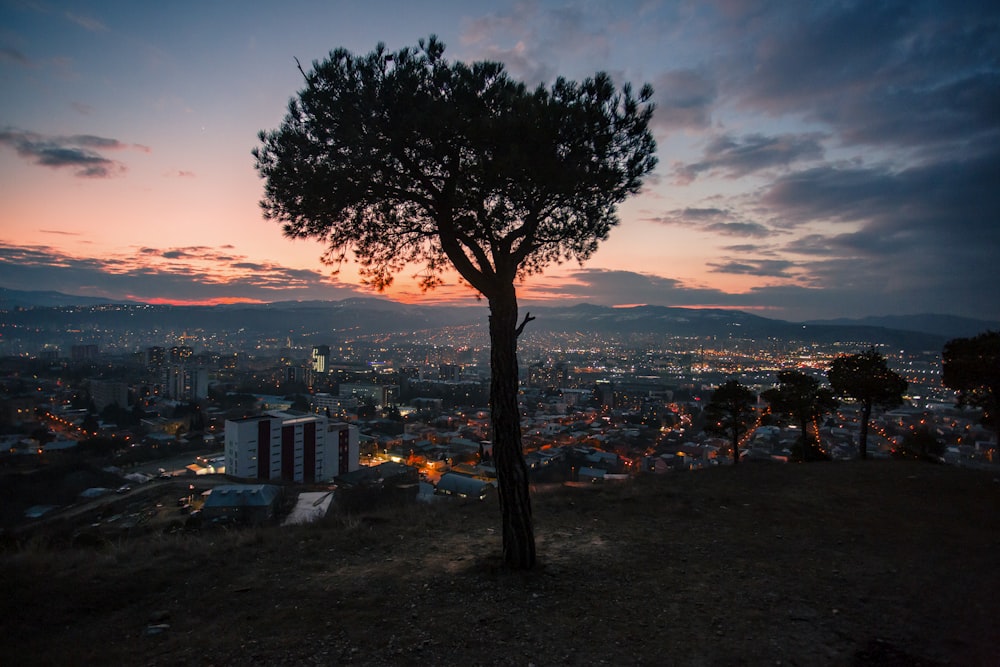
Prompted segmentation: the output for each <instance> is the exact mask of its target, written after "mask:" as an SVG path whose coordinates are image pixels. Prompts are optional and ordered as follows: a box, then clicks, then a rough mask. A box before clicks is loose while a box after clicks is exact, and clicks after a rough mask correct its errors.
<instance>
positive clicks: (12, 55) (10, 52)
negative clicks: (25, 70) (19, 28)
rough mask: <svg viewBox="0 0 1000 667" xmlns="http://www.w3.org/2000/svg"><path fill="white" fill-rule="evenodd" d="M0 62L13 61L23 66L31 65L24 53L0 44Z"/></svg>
mask: <svg viewBox="0 0 1000 667" xmlns="http://www.w3.org/2000/svg"><path fill="white" fill-rule="evenodd" d="M0 62H9V63H14V64H15V65H22V66H24V67H31V66H32V62H31V61H30V60H28V57H27V56H26V55H24V54H23V53H21V52H20V51H19V50H18V49H15V48H13V47H11V46H0Z"/></svg>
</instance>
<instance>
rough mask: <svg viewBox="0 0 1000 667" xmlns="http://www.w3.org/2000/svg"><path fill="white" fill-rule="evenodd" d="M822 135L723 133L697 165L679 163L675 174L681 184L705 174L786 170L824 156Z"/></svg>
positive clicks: (706, 149)
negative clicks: (734, 134)
mask: <svg viewBox="0 0 1000 667" xmlns="http://www.w3.org/2000/svg"><path fill="white" fill-rule="evenodd" d="M823 138H824V135H822V134H820V133H815V132H814V133H807V134H784V135H778V136H766V135H763V134H748V135H745V136H742V137H735V136H733V135H731V134H722V135H719V136H716V137H714V138H712V140H711V141H710V142H709V143H708V145H707V146H706V147H705V150H704V152H703V153H702V157H701V159H700V160H698V161H697V162H693V163H690V164H678V165H675V167H674V174H675V176H676V177H677V180H678V182H680V183H684V184H687V183H691V182H692V181H694V180H695V179H696V178H697V177H698V176H700V175H702V174H705V173H719V174H722V175H724V176H726V177H727V178H741V177H743V176H747V175H749V174H752V173H754V172H758V171H761V170H763V169H772V168H775V167H784V168H787V167H789V166H791V165H792V164H794V163H798V162H803V161H809V160H818V159H820V158H822V157H823V147H822V145H821V144H820V141H821V140H822V139H823Z"/></svg>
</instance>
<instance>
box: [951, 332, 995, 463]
mask: <svg viewBox="0 0 1000 667" xmlns="http://www.w3.org/2000/svg"><path fill="white" fill-rule="evenodd" d="M941 383H942V384H943V385H944V386H946V387H948V388H949V389H954V390H955V391H957V392H958V405H959V406H962V407H964V406H969V407H973V408H979V409H981V410H982V411H983V414H982V420H981V421H982V423H983V424H984V425H985V426H986V427H987V428H991V429H993V433H994V438H995V439H996V440H995V441H996V446H997V448H998V449H1000V331H986V332H983V333H981V334H979V335H977V336H973V337H972V338H955V339H952V340H950V341H948V342H947V343H945V345H944V350H943V352H942V354H941Z"/></svg>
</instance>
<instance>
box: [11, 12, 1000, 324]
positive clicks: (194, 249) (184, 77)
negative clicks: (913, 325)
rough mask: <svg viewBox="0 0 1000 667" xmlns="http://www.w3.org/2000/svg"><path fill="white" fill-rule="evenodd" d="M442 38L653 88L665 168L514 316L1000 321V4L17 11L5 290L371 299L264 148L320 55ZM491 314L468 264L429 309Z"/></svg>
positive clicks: (458, 50)
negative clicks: (739, 314)
mask: <svg viewBox="0 0 1000 667" xmlns="http://www.w3.org/2000/svg"><path fill="white" fill-rule="evenodd" d="M429 35H437V36H438V37H439V38H440V40H441V41H442V42H444V44H445V45H446V51H445V55H446V57H447V58H448V59H451V60H462V61H466V62H471V61H478V60H494V61H500V62H502V63H504V64H505V66H506V69H507V71H508V73H509V74H510V75H511V76H512V77H513V78H516V79H518V80H522V81H524V82H525V83H527V84H528V85H529V86H530V87H534V86H536V85H538V84H551V83H552V82H553V81H554V80H555V78H556V77H557V76H563V77H566V78H569V79H574V80H581V79H583V78H586V77H589V76H593V75H594V74H595V73H596V72H601V71H603V72H607V73H609V74H610V75H611V76H612V78H613V79H614V81H615V82H616V83H617V84H618V85H622V84H623V83H625V82H631V83H632V84H633V86H634V87H638V86H640V85H641V84H644V83H649V84H652V86H653V88H654V91H655V97H654V100H655V103H656V111H655V114H654V117H653V121H652V129H653V132H654V135H655V137H656V141H657V146H658V148H657V151H658V158H659V164H658V166H657V168H656V170H655V171H654V172H653V173H652V174H651V175H650V176H649V177H648V178H647V179H646V181H645V184H644V187H643V190H642V191H641V192H640V193H639V194H638V195H636V196H634V197H632V198H630V199H629V200H628V201H626V202H625V203H624V204H623V205H622V206H621V207H620V208H619V211H618V213H619V217H620V221H621V222H620V225H618V226H617V227H615V228H614V229H613V230H612V232H611V235H610V238H609V239H608V240H607V241H605V242H604V243H603V244H602V245H601V247H600V248H599V250H598V251H597V252H596V253H595V254H594V255H593V256H592V257H591V258H590V259H588V260H587V261H586V262H585V263H583V264H582V265H581V264H577V263H570V264H562V265H558V266H553V267H550V268H549V269H548V270H547V271H546V272H544V273H543V274H541V275H537V276H533V277H530V278H528V279H527V280H525V281H524V282H523V283H520V284H519V285H518V294H519V301H520V303H521V305H522V307H524V306H531V305H533V304H537V305H540V304H545V305H555V304H558V305H568V304H573V303H593V304H602V305H612V306H625V305H631V304H653V305H663V306H682V307H699V308H702V307H717V308H735V309H740V310H745V311H748V312H752V313H756V314H759V315H763V316H765V317H772V318H778V319H785V320H791V321H804V320H808V319H828V318H838V317H848V318H860V317H865V316H875V315H907V314H918V313H941V314H950V315H960V316H966V317H973V318H979V319H988V320H997V319H1000V283H998V280H997V276H998V271H997V263H998V262H1000V4H998V3H996V2H995V0H993V1H985V2H971V1H965V0H941V1H939V2H922V1H921V0H889V1H885V2H878V1H876V0H860V1H858V2H838V1H823V0H815V1H811V2H788V1H787V0H775V1H769V0H675V1H670V0H663V1H660V2H658V1H655V0H649V1H637V2H633V1H630V0H616V1H615V2H600V1H596V0H592V1H567V2H547V1H544V0H535V1H527V2H503V1H500V0H494V1H489V2H478V1H450V0H436V1H434V2H418V1H413V0H411V1H408V2H383V1H380V0H367V1H365V2H354V1H344V2H338V1H335V0H329V1H326V2H299V1H296V0H283V1H282V2H280V3H278V2H238V1H227V0H217V1H212V0H200V1H198V2H189V1H185V0H178V1H177V2H162V3H145V2H142V3H137V2H132V1H122V2H115V1H106V2H86V1H82V2H66V3H64V2H47V1H44V0H39V1H37V2H34V1H19V0H0V287H6V288H8V289H17V290H56V291H60V292H65V293H68V294H78V295H85V296H99V297H106V298H109V299H131V300H138V301H143V302H148V303H225V302H236V301H256V302H271V301H280V300H307V299H331V300H339V299H344V298H349V297H354V296H374V295H375V294H374V293H373V292H371V291H370V290H368V289H367V288H365V287H363V286H361V285H360V283H359V281H358V279H357V274H356V269H355V265H347V266H345V267H343V268H342V270H341V271H340V272H339V273H338V274H336V275H334V273H333V272H332V270H331V268H330V267H328V266H326V265H324V264H322V263H321V262H320V256H321V255H322V252H323V247H322V244H321V243H320V242H318V241H313V240H291V239H287V238H284V237H283V236H282V234H281V229H280V224H279V223H277V222H274V221H268V220H265V219H264V217H263V215H262V213H261V210H260V207H259V201H260V199H261V198H262V196H263V182H262V181H261V179H260V177H259V176H258V174H257V172H256V170H255V168H254V162H253V158H252V156H251V150H252V149H253V148H254V147H255V146H256V145H258V143H259V140H258V138H257V137H258V132H259V131H260V130H270V129H274V128H277V127H278V126H279V125H280V123H281V121H282V118H283V116H284V114H285V110H286V108H287V103H288V100H289V99H290V98H292V97H293V96H294V95H295V94H296V93H297V92H298V91H299V90H301V88H302V87H303V79H302V75H301V73H300V72H299V71H298V69H297V66H296V59H297V60H298V61H299V62H301V63H302V65H303V66H304V67H306V68H308V67H309V65H310V63H312V62H314V61H317V60H322V59H323V58H324V57H326V56H327V55H328V54H329V52H330V51H331V50H333V49H335V48H339V47H344V48H346V49H348V50H350V51H352V52H354V53H356V54H358V55H362V54H366V53H368V52H370V51H372V50H373V49H374V48H375V47H376V45H377V44H378V43H380V42H382V43H384V44H385V45H386V47H387V48H388V49H390V50H396V49H399V48H403V47H406V46H414V45H416V44H417V41H418V40H419V39H420V38H425V37H427V36H429ZM419 271H420V267H414V268H413V270H412V271H404V272H403V273H401V274H399V276H398V277H397V282H396V284H395V286H394V287H393V288H392V289H391V290H390V291H389V292H388V293H386V294H385V295H383V296H385V297H388V298H391V299H395V300H399V301H408V302H423V303H441V302H454V303H459V304H463V305H473V304H475V303H477V301H476V298H475V294H474V293H473V292H471V291H470V290H469V288H467V287H464V286H462V285H461V284H459V282H458V281H457V280H455V279H454V277H449V279H448V280H447V281H446V284H445V285H444V286H443V287H441V288H438V289H437V290H435V291H433V292H430V293H427V294H422V293H421V292H420V290H419V288H417V287H416V281H415V277H416V275H417V274H418V273H419Z"/></svg>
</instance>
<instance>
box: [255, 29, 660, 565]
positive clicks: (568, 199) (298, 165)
mask: <svg viewBox="0 0 1000 667" xmlns="http://www.w3.org/2000/svg"><path fill="white" fill-rule="evenodd" d="M443 53H444V45H443V44H441V43H440V42H439V41H437V39H436V38H435V37H431V38H430V39H428V40H427V41H426V42H425V41H424V40H421V41H420V42H419V46H418V47H407V48H404V49H401V50H399V51H396V52H395V53H389V52H387V51H386V50H385V47H384V46H383V45H381V44H380V45H379V46H378V47H377V48H376V49H375V50H374V51H372V52H371V53H369V54H367V55H365V56H354V55H352V54H351V53H349V52H348V51H346V50H344V49H337V50H335V51H333V52H331V53H330V55H329V57H328V58H327V59H326V60H324V61H322V62H314V63H313V67H312V70H310V71H309V72H308V73H306V72H304V71H302V70H301V67H300V71H302V74H303V76H304V78H305V88H304V89H303V90H302V91H300V92H299V93H298V95H297V96H296V97H295V98H293V99H292V100H291V101H290V103H289V107H288V114H287V115H286V116H285V118H284V121H283V122H282V124H281V126H280V127H279V128H278V129H277V130H274V131H270V132H261V134H260V140H261V142H262V143H261V145H260V146H258V147H257V148H255V149H254V152H253V154H254V157H255V159H256V167H257V170H258V173H259V174H260V175H261V176H262V177H263V178H264V179H265V186H264V199H263V201H262V202H261V205H262V207H263V209H264V213H265V216H266V217H267V218H269V219H273V220H277V221H279V222H281V223H282V224H283V230H284V233H285V235H286V236H288V237H291V238H304V237H308V238H317V239H320V240H322V241H324V242H325V243H326V245H327V250H326V253H325V255H324V260H325V261H327V262H329V263H331V264H334V265H336V266H338V267H339V265H340V264H341V263H342V262H343V261H345V258H346V257H347V256H348V253H350V254H352V255H353V257H354V258H355V259H357V261H358V263H359V266H360V273H361V276H362V278H363V280H364V282H365V283H366V284H368V285H370V286H372V287H374V288H376V289H378V290H384V289H386V288H387V287H388V286H389V285H390V284H391V283H392V281H393V277H394V276H395V275H396V274H397V273H399V272H400V271H402V270H403V269H404V268H405V267H407V266H409V265H423V270H422V271H421V273H420V276H421V278H420V283H421V287H422V288H424V289H430V288H433V287H435V286H437V285H440V284H442V282H443V277H442V276H443V272H444V271H445V270H447V269H448V267H452V268H454V269H455V270H456V271H457V272H458V274H459V275H460V276H461V278H462V280H464V281H465V282H466V283H467V284H468V285H469V286H470V287H471V288H472V289H473V290H474V291H475V292H477V293H478V295H480V296H482V297H485V299H486V300H487V302H488V305H489V331H490V344H491V353H490V367H491V372H492V375H491V381H490V417H491V429H492V437H493V442H494V447H495V459H496V466H497V478H498V487H499V496H500V507H501V518H502V534H503V556H504V561H505V562H506V564H507V565H508V566H510V567H513V568H518V569H523V568H530V567H532V566H533V565H534V563H535V540H534V528H533V525H532V515H531V504H530V498H529V493H528V471H527V466H526V465H525V463H524V456H523V451H522V445H521V425H520V415H519V413H518V408H517V389H518V367H517V339H518V337H519V336H520V334H521V333H522V332H523V330H524V327H525V326H526V325H527V324H528V322H529V321H531V320H532V319H534V318H532V317H531V316H530V314H528V313H526V314H525V316H524V318H523V319H522V320H521V321H520V324H519V323H518V320H519V314H518V306H517V291H516V288H515V285H514V283H515V280H516V279H519V278H523V277H524V276H527V275H530V274H535V273H538V272H540V271H541V270H543V269H544V268H545V267H546V266H548V265H550V264H552V263H554V262H555V263H558V262H561V261H564V260H570V259H575V260H578V261H580V262H582V261H583V260H585V259H587V258H588V257H589V256H590V255H591V254H592V253H593V252H594V251H595V250H596V249H597V247H598V244H599V242H600V241H602V240H604V239H605V238H607V236H608V233H609V232H610V230H611V228H612V227H614V226H615V225H617V224H618V222H619V220H618V216H617V206H618V204H620V203H621V202H622V201H624V200H625V199H626V198H627V197H628V196H629V195H632V194H635V193H636V192H638V191H639V188H640V186H641V184H642V178H643V177H644V176H645V175H646V174H648V173H649V172H650V171H651V170H652V169H653V167H654V166H655V164H656V158H655V156H654V152H655V148H656V146H655V142H654V141H653V138H652V133H651V132H650V130H649V127H648V126H649V121H650V119H651V117H652V111H653V107H652V104H651V103H650V99H651V97H652V89H651V88H650V87H649V86H644V87H643V88H642V90H641V91H640V92H639V93H638V95H634V94H633V92H632V89H631V87H630V86H628V85H625V86H624V87H623V88H622V89H621V90H618V89H616V87H615V86H614V84H613V83H612V81H611V79H610V77H608V76H607V75H606V74H603V73H598V74H596V75H595V76H594V77H593V78H589V79H586V80H584V81H582V82H581V83H576V82H572V81H567V80H565V79H562V78H560V79H558V80H557V81H556V82H555V83H554V84H553V85H552V86H551V88H545V87H543V86H539V87H538V88H536V89H534V90H529V89H528V88H527V87H526V86H525V85H524V84H523V83H520V82H516V81H514V80H512V79H511V78H510V77H509V76H508V75H507V73H506V72H505V71H504V68H503V65H502V64H500V63H496V62H475V63H472V64H470V65H467V64H464V63H461V62H448V61H447V60H445V58H444V56H443Z"/></svg>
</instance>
